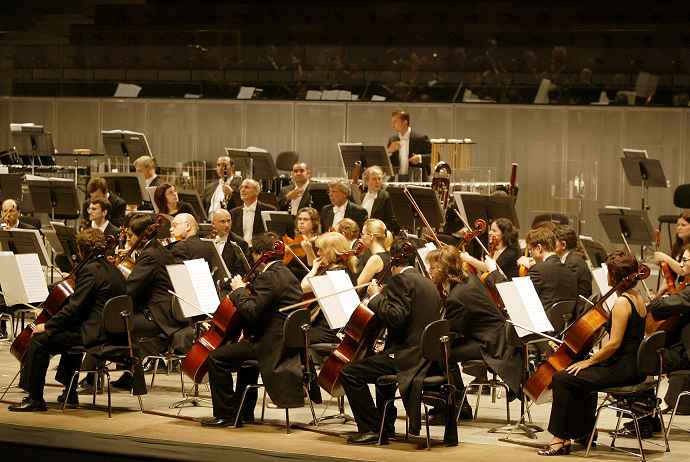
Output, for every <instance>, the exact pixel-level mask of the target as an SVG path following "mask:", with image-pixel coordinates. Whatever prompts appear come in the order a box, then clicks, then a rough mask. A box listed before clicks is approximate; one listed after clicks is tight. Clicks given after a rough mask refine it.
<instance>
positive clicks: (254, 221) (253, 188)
mask: <svg viewBox="0 0 690 462" xmlns="http://www.w3.org/2000/svg"><path fill="white" fill-rule="evenodd" d="M260 192H261V184H260V183H259V182H258V181H256V180H252V179H246V180H244V181H243V182H242V184H241V185H240V199H242V205H241V206H239V207H235V208H234V209H232V210H230V215H231V216H232V231H233V232H234V233H236V234H239V235H240V236H242V238H243V239H244V240H245V241H246V242H247V243H250V242H252V241H253V237H254V236H255V235H256V236H258V235H259V234H261V233H263V232H264V226H263V220H262V219H261V212H262V211H269V210H275V207H273V206H272V205H269V204H265V203H263V202H261V201H259V193H260Z"/></svg>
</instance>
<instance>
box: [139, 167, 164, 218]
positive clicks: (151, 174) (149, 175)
mask: <svg viewBox="0 0 690 462" xmlns="http://www.w3.org/2000/svg"><path fill="white" fill-rule="evenodd" d="M134 170H135V171H136V172H137V173H139V174H141V175H143V177H144V183H145V186H146V187H147V188H151V187H158V186H160V184H161V179H160V177H159V176H158V174H156V161H155V160H154V159H153V157H151V156H140V157H137V159H136V160H135V161H134ZM147 197H148V195H147ZM139 210H153V205H152V204H151V201H148V200H147V201H142V204H141V206H140V207H139Z"/></svg>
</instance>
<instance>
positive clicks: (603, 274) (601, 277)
mask: <svg viewBox="0 0 690 462" xmlns="http://www.w3.org/2000/svg"><path fill="white" fill-rule="evenodd" d="M592 277H593V278H594V284H596V286H597V289H599V294H600V295H602V296H603V295H604V294H605V293H606V292H608V291H609V290H611V286H610V285H609V270H608V268H606V263H602V264H601V267H599V268H593V269H592ZM617 298H618V296H617V295H616V294H615V293H613V294H611V295H610V296H609V298H607V299H606V300H605V301H604V305H605V306H606V309H607V310H608V311H609V313H610V312H611V310H612V309H613V305H615V304H616V299H617Z"/></svg>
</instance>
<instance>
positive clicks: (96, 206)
mask: <svg viewBox="0 0 690 462" xmlns="http://www.w3.org/2000/svg"><path fill="white" fill-rule="evenodd" d="M111 209H112V207H111V205H110V202H108V201H107V200H105V199H101V198H98V199H93V200H92V201H91V202H90V204H89V219H90V220H91V227H92V228H96V229H99V230H101V231H102V232H103V234H105V235H106V236H112V237H114V238H117V237H118V236H119V235H120V229H119V228H117V227H116V226H113V224H112V223H111V222H110V220H108V216H109V215H110V211H111Z"/></svg>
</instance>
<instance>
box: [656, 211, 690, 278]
mask: <svg viewBox="0 0 690 462" xmlns="http://www.w3.org/2000/svg"><path fill="white" fill-rule="evenodd" d="M688 245H690V211H685V212H683V213H682V214H680V215H679V216H678V220H677V221H676V239H675V241H674V242H673V245H672V246H671V255H668V254H666V253H664V252H660V251H657V252H654V260H655V261H656V262H657V263H659V264H662V263H666V264H667V265H668V266H669V268H670V269H671V271H673V274H675V275H677V276H680V277H682V276H686V275H688V274H690V273H688V272H685V271H684V270H683V267H682V265H681V263H680V260H681V258H682V257H683V250H684V249H685V248H686V247H687V246H688Z"/></svg>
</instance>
